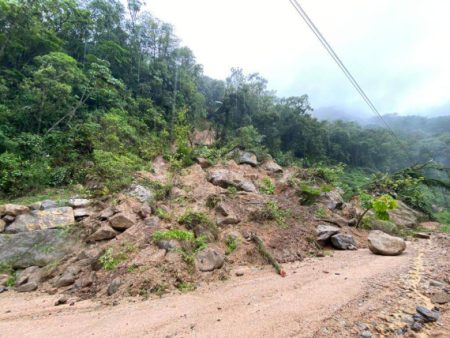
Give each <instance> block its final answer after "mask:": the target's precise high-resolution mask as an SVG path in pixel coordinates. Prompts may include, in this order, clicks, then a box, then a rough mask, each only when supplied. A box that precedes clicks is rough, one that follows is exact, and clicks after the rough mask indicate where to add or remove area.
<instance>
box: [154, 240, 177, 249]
mask: <svg viewBox="0 0 450 338" xmlns="http://www.w3.org/2000/svg"><path fill="white" fill-rule="evenodd" d="M156 246H157V247H158V248H160V249H164V250H166V251H170V250H174V249H178V248H181V245H180V243H179V242H178V241H177V240H175V239H162V240H159V241H157V242H156Z"/></svg>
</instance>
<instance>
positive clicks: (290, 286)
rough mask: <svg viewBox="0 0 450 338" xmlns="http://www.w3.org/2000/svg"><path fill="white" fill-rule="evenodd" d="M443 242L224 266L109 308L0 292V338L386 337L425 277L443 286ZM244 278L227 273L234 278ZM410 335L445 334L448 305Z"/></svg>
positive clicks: (424, 299) (421, 295)
mask: <svg viewBox="0 0 450 338" xmlns="http://www.w3.org/2000/svg"><path fill="white" fill-rule="evenodd" d="M449 247H450V237H449V236H448V235H433V237H432V239H431V240H415V241H414V242H408V248H407V250H406V251H405V253H403V254H402V255H401V256H395V257H383V256H376V255H373V254H372V253H370V252H369V251H368V250H367V249H360V250H358V251H335V252H333V255H332V256H327V257H323V258H305V259H304V260H303V261H301V262H294V263H287V264H285V265H284V268H285V270H286V271H287V277H285V278H281V277H280V276H279V275H277V274H275V273H274V271H273V269H272V268H271V267H269V266H267V267H265V268H263V269H258V268H255V267H234V271H232V273H231V276H232V277H231V278H230V279H228V280H225V281H222V282H220V281H219V282H218V281H215V282H212V283H210V284H206V283H205V284H203V285H200V286H199V287H198V288H197V289H196V290H195V291H193V292H189V293H187V294H180V293H178V292H172V293H171V294H167V295H164V296H163V297H162V298H156V299H149V300H147V301H140V300H138V299H134V298H124V299H122V300H120V303H118V304H117V305H116V306H110V305H104V304H102V303H101V302H99V301H95V300H84V301H79V302H76V303H75V304H74V305H69V304H67V305H61V306H58V307H56V306H54V302H55V301H56V300H57V299H58V297H60V295H54V296H49V295H47V294H45V295H43V294H40V293H32V294H18V293H15V292H13V291H10V292H5V293H3V294H0V337H359V335H360V333H361V330H363V329H366V328H367V329H369V330H370V331H371V332H372V335H373V337H389V336H392V337H395V334H396V333H397V334H399V332H400V331H399V330H401V329H402V328H403V327H404V326H405V321H406V320H407V319H408V318H407V317H408V316H410V315H411V314H412V313H413V312H414V309H415V306H417V305H424V306H427V307H429V308H430V307H432V305H433V304H431V301H430V299H429V297H428V296H430V294H432V293H433V292H434V291H435V290H434V289H433V288H432V287H431V286H430V285H429V281H430V280H431V279H434V280H440V281H442V282H443V283H444V284H446V285H447V287H448V283H449V282H450V280H449V279H448V278H449V276H450V274H449V272H450V271H449V270H450V267H449V264H448V262H449V261H450V252H449ZM237 270H239V271H240V272H244V275H243V276H242V277H236V276H235V274H234V272H235V271H237ZM69 303H70V301H69ZM439 308H440V311H441V318H440V319H439V321H438V322H437V323H434V324H432V325H430V324H427V327H425V329H424V330H423V332H422V333H420V335H417V334H415V333H412V332H410V331H408V332H406V334H405V336H406V337H450V318H449V305H448V304H446V305H439Z"/></svg>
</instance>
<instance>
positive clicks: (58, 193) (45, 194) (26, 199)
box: [0, 186, 89, 205]
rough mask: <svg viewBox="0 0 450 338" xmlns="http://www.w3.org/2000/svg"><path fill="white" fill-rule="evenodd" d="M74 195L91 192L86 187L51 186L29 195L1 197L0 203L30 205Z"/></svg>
mask: <svg viewBox="0 0 450 338" xmlns="http://www.w3.org/2000/svg"><path fill="white" fill-rule="evenodd" d="M74 195H83V196H89V193H88V192H87V191H86V190H85V189H83V188H80V187H78V186H75V187H65V188H51V189H50V188H49V189H45V190H43V191H41V192H38V193H36V194H33V195H27V196H22V197H17V198H13V199H10V198H7V197H1V198H0V204H6V203H11V204H21V205H29V204H33V203H36V202H40V201H44V200H53V201H59V200H67V199H69V198H71V197H72V196H74Z"/></svg>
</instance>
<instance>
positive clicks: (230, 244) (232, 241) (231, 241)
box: [225, 235, 238, 256]
mask: <svg viewBox="0 0 450 338" xmlns="http://www.w3.org/2000/svg"><path fill="white" fill-rule="evenodd" d="M225 245H226V246H227V248H226V250H225V255H227V256H228V255H229V254H231V253H233V252H234V251H235V250H236V249H237V247H238V239H237V238H236V237H235V236H231V235H228V236H227V238H226V239H225Z"/></svg>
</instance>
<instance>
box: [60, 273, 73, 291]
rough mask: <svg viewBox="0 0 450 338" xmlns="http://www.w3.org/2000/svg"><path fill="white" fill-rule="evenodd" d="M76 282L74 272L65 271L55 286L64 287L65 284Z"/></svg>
mask: <svg viewBox="0 0 450 338" xmlns="http://www.w3.org/2000/svg"><path fill="white" fill-rule="evenodd" d="M74 282H75V276H74V275H73V274H72V273H66V272H65V273H63V274H62V276H61V277H60V278H59V279H58V281H57V282H56V284H55V286H56V287H58V288H62V287H65V286H69V285H72V284H73V283H74Z"/></svg>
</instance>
